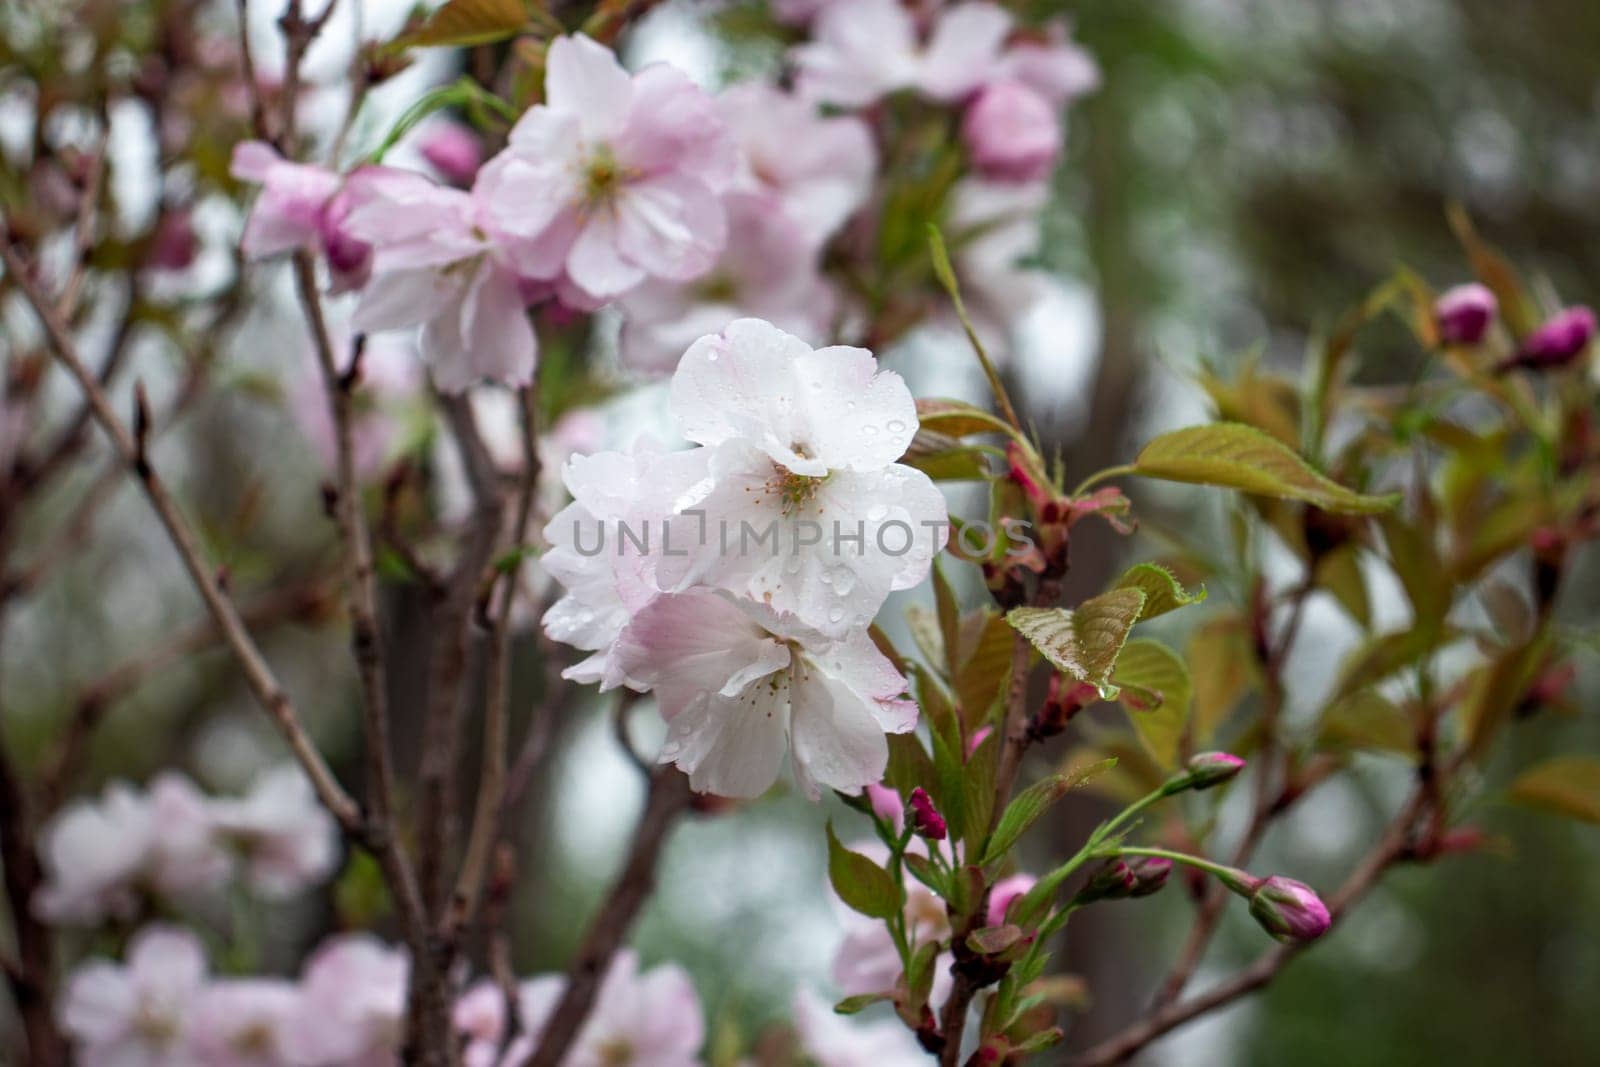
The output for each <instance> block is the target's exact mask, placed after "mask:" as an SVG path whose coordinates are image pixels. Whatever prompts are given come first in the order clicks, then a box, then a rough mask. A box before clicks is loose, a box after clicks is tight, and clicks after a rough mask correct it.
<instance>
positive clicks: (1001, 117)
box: [961, 80, 1061, 182]
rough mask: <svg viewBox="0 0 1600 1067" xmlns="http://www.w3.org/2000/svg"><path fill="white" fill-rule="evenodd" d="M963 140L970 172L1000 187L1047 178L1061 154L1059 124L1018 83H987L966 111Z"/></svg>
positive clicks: (1047, 106) (1049, 110) (1040, 100)
mask: <svg viewBox="0 0 1600 1067" xmlns="http://www.w3.org/2000/svg"><path fill="white" fill-rule="evenodd" d="M961 136H962V139H963V140H965V141H966V143H967V150H968V151H969V152H970V153H971V154H972V163H973V166H974V167H976V168H977V169H978V171H979V172H980V173H982V174H983V175H984V176H986V177H989V178H998V179H1000V180H1002V181H1013V182H1026V181H1038V180H1039V179H1041V178H1046V177H1048V176H1049V174H1050V171H1051V170H1052V169H1053V168H1054V167H1055V164H1056V158H1057V157H1058V156H1059V155H1060V154H1061V124H1060V121H1059V120H1058V119H1057V117H1056V113H1055V110H1054V109H1053V108H1052V107H1051V106H1050V102H1049V101H1048V100H1046V99H1045V98H1044V97H1042V96H1040V95H1039V94H1038V93H1037V92H1035V91H1034V90H1032V89H1030V88H1028V87H1027V86H1026V85H1023V84H1022V83H1021V82H1016V81H1009V80H1005V81H997V82H991V83H990V84H989V85H987V86H985V87H984V88H983V89H982V90H981V91H979V93H978V96H977V98H976V99H974V100H973V101H972V103H971V104H969V105H967V113H966V116H965V117H964V118H963V119H962V122H961Z"/></svg>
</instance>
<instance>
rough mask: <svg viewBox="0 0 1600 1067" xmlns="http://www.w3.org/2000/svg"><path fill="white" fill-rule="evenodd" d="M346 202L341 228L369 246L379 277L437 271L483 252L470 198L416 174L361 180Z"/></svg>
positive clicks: (390, 172) (392, 173)
mask: <svg viewBox="0 0 1600 1067" xmlns="http://www.w3.org/2000/svg"><path fill="white" fill-rule="evenodd" d="M351 200H352V203H351V205H350V208H349V213H348V214H347V215H346V216H345V217H344V218H343V220H342V222H341V226H342V228H343V230H344V231H345V232H346V233H347V234H349V236H351V237H353V238H355V239H357V240H361V241H365V242H367V243H368V244H370V245H372V246H373V248H374V249H375V254H376V262H375V268H376V269H377V270H378V271H379V272H384V271H391V270H400V269H405V268H408V267H430V266H442V265H444V264H446V263H453V262H455V261H456V260H459V259H465V258H467V257H468V256H471V255H474V254H475V253H477V252H479V251H481V250H482V249H483V241H482V238H480V237H479V236H477V235H476V234H474V233H473V225H474V216H475V213H476V207H475V204H474V201H473V199H472V196H471V195H470V194H468V193H466V192H463V191H462V190H460V189H452V188H449V187H448V186H443V185H440V184H438V183H437V182H434V181H430V180H429V179H427V178H425V177H423V176H422V175H420V174H413V173H410V172H406V171H396V170H389V169H387V168H385V169H384V170H383V171H382V172H381V173H376V174H371V175H368V176H365V177H364V178H363V179H362V181H361V182H360V184H359V185H358V186H357V187H356V188H355V189H353V190H352V191H351Z"/></svg>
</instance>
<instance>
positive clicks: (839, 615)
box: [828, 608, 844, 622]
mask: <svg viewBox="0 0 1600 1067" xmlns="http://www.w3.org/2000/svg"><path fill="white" fill-rule="evenodd" d="M843 618H844V609H843V608H832V609H830V610H829V611H828V621H829V622H838V621H840V620H841V619H843Z"/></svg>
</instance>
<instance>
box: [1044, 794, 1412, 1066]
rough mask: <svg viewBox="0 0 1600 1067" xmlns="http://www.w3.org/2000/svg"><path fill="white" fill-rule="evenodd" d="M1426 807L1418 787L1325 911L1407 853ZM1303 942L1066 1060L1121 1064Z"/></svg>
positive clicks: (1247, 984) (1246, 989) (1233, 995)
mask: <svg viewBox="0 0 1600 1067" xmlns="http://www.w3.org/2000/svg"><path fill="white" fill-rule="evenodd" d="M1425 806H1426V801H1425V797H1424V794H1423V792H1422V791H1421V790H1420V789H1419V790H1416V791H1414V792H1413V794H1412V796H1411V798H1410V800H1408V801H1407V803H1406V804H1405V806H1404V807H1403V808H1402V809H1401V810H1400V812H1399V814H1398V815H1396V817H1395V819H1394V821H1393V822H1392V823H1391V824H1390V826H1389V830H1388V832H1387V833H1385V835H1384V837H1383V839H1382V840H1381V841H1380V842H1379V843H1378V845H1377V846H1376V847H1375V848H1374V849H1373V850H1372V851H1371V852H1370V853H1369V854H1368V855H1367V857H1366V858H1365V859H1364V860H1363V861H1362V862H1361V863H1360V864H1359V865H1358V866H1357V867H1356V869H1355V870H1354V871H1353V872H1352V873H1351V874H1350V876H1349V877H1348V878H1347V879H1346V880H1345V882H1344V884H1343V885H1342V886H1340V887H1339V890H1338V892H1336V893H1335V894H1334V895H1333V896H1332V897H1331V898H1330V899H1329V901H1328V915H1329V917H1330V919H1331V920H1332V921H1333V922H1334V923H1337V922H1338V921H1339V920H1340V919H1341V918H1343V917H1344V915H1345V914H1346V913H1347V912H1348V911H1349V910H1350V908H1352V907H1353V906H1354V905H1355V904H1356V903H1357V902H1359V901H1360V900H1361V898H1362V897H1364V896H1365V895H1366V894H1367V893H1368V892H1369V891H1370V890H1371V889H1372V887H1373V886H1374V885H1376V884H1377V882H1378V880H1379V879H1380V878H1381V877H1382V876H1383V873H1384V872H1385V871H1387V870H1388V869H1389V867H1391V866H1392V865H1394V864H1395V863H1398V862H1400V861H1401V860H1404V859H1409V858H1411V855H1412V847H1411V837H1412V830H1413V827H1414V826H1415V824H1416V820H1417V817H1418V816H1419V815H1420V814H1421V812H1422V809H1423V808H1424V807H1425ZM1305 947H1306V945H1305V944H1304V943H1301V942H1293V943H1289V944H1284V945H1278V946H1277V947H1275V948H1273V949H1270V950H1268V951H1267V952H1265V953H1263V954H1262V955H1261V956H1260V957H1258V958H1257V959H1256V961H1255V962H1254V963H1252V964H1250V965H1249V966H1248V967H1246V968H1245V969H1244V970H1242V971H1240V972H1239V973H1237V974H1235V975H1234V976H1233V977H1232V978H1229V979H1227V980H1226V981H1223V982H1221V983H1219V984H1217V985H1215V986H1213V987H1212V988H1210V989H1208V990H1206V991H1205V992H1204V993H1200V994H1198V995H1196V996H1194V997H1191V998H1190V999H1188V1000H1185V1001H1181V1002H1178V1003H1174V1004H1168V1005H1166V1006H1165V1007H1162V1008H1160V1009H1158V1010H1157V1011H1155V1012H1153V1013H1152V1014H1150V1015H1149V1016H1147V1017H1146V1018H1144V1019H1141V1020H1140V1021H1139V1022H1137V1023H1135V1024H1133V1025H1132V1026H1130V1027H1128V1028H1127V1029H1126V1030H1123V1031H1122V1032H1121V1033H1119V1034H1117V1035H1115V1036H1113V1037H1111V1038H1108V1039H1107V1040H1105V1041H1103V1042H1101V1043H1100V1044H1098V1045H1096V1046H1094V1047H1093V1048H1091V1049H1089V1050H1088V1051H1086V1052H1084V1053H1082V1054H1081V1055H1079V1056H1077V1057H1074V1058H1073V1059H1072V1060H1070V1061H1069V1065H1070V1067H1109V1065H1110V1064H1115V1063H1121V1062H1122V1061H1124V1060H1126V1059H1128V1058H1129V1057H1131V1056H1132V1055H1134V1053H1136V1052H1138V1051H1139V1050H1140V1049H1142V1048H1144V1047H1145V1046H1146V1045H1148V1044H1150V1042H1152V1041H1154V1040H1156V1039H1157V1038H1158V1037H1161V1036H1162V1035H1163V1034H1166V1033H1168V1032H1170V1031H1172V1030H1176V1029H1177V1028H1178V1027H1180V1026H1182V1025H1183V1024H1184V1023H1187V1022H1189V1021H1190V1020H1192V1019H1196V1018H1198V1017H1200V1016H1202V1015H1205V1014H1206V1013H1208V1012H1211V1011H1214V1010H1216V1009H1217V1008H1220V1007H1222V1006H1223V1005H1225V1004H1229V1003H1231V1002H1232V1001H1234V1000H1237V999H1238V998H1239V997H1242V996H1244V995H1246V994H1248V993H1252V992H1254V991H1255V990H1257V989H1260V988H1261V987H1262V986H1264V985H1266V984H1267V983H1268V982H1270V981H1271V980H1272V979H1273V978H1274V977H1275V976H1276V975H1277V973H1278V972H1279V971H1280V970H1282V969H1283V967H1284V965H1285V964H1287V963H1288V962H1289V961H1290V960H1292V959H1294V958H1295V957H1296V956H1297V955H1299V953H1300V952H1301V950H1303V949H1304V948H1305Z"/></svg>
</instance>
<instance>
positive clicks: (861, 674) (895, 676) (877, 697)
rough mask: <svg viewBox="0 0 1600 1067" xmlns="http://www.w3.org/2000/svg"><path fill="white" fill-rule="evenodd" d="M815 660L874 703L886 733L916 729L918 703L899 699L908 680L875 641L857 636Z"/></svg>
mask: <svg viewBox="0 0 1600 1067" xmlns="http://www.w3.org/2000/svg"><path fill="white" fill-rule="evenodd" d="M811 658H812V659H813V660H815V661H816V662H817V664H818V665H819V666H821V667H822V669H823V670H825V671H826V672H827V673H828V674H830V675H832V676H833V677H835V678H837V679H839V680H840V681H841V682H843V683H844V684H845V685H848V686H849V687H850V688H851V689H852V690H854V691H855V692H857V693H860V694H861V695H862V696H863V697H866V698H867V699H868V700H871V701H872V702H873V703H874V705H875V707H874V709H873V714H874V715H875V716H876V717H877V719H878V725H879V726H881V727H882V728H883V731H884V732H885V733H890V734H903V733H909V732H910V731H912V730H914V729H916V726H917V705H916V703H915V702H914V701H902V700H899V699H897V698H899V697H901V696H903V695H904V694H905V691H906V680H905V678H904V677H903V676H902V675H901V674H900V672H899V671H897V670H895V668H894V664H893V663H891V662H890V661H889V657H888V656H885V655H884V654H883V652H882V651H881V650H880V649H879V648H878V646H877V645H876V644H874V643H873V640H872V638H871V637H869V636H867V635H866V634H864V633H853V634H851V635H850V636H848V637H846V638H844V639H843V640H840V641H837V642H835V643H833V644H832V645H829V646H828V647H827V648H825V649H822V650H820V651H817V652H813V653H812V654H811Z"/></svg>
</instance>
